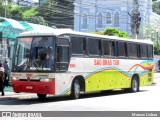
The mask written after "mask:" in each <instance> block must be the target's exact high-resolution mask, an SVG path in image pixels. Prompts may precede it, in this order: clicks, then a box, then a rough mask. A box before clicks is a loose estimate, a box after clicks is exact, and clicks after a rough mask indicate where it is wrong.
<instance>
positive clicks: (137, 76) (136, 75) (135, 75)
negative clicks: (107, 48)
mask: <svg viewBox="0 0 160 120" xmlns="http://www.w3.org/2000/svg"><path fill="white" fill-rule="evenodd" d="M134 77H136V78H137V80H138V84H140V77H139V75H138V74H137V73H136V74H134V75H133V76H132V79H133V78H134ZM132 79H131V80H132Z"/></svg>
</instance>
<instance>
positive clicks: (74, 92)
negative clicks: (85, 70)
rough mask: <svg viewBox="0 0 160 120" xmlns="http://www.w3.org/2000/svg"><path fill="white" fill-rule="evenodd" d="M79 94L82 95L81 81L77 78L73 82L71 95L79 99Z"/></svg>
mask: <svg viewBox="0 0 160 120" xmlns="http://www.w3.org/2000/svg"><path fill="white" fill-rule="evenodd" d="M79 96H80V83H79V80H78V79H75V80H74V81H73V84H72V89H71V97H72V98H73V99H78V98H79Z"/></svg>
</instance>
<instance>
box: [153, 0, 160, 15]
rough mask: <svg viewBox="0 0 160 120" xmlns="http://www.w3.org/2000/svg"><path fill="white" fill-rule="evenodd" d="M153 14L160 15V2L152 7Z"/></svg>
mask: <svg viewBox="0 0 160 120" xmlns="http://www.w3.org/2000/svg"><path fill="white" fill-rule="evenodd" d="M152 8H153V12H155V13H157V14H159V15H160V2H154V3H153V5H152Z"/></svg>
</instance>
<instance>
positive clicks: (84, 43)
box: [83, 38, 87, 55]
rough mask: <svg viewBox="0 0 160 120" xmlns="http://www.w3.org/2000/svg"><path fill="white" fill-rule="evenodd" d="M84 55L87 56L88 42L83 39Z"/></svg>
mask: <svg viewBox="0 0 160 120" xmlns="http://www.w3.org/2000/svg"><path fill="white" fill-rule="evenodd" d="M83 54H84V55H87V40H86V38H83Z"/></svg>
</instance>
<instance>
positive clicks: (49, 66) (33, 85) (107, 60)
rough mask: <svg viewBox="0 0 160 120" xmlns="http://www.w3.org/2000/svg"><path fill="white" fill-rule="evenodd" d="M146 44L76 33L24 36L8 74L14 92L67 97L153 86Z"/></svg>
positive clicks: (57, 31) (150, 51)
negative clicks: (67, 95) (82, 93)
mask: <svg viewBox="0 0 160 120" xmlns="http://www.w3.org/2000/svg"><path fill="white" fill-rule="evenodd" d="M153 68H154V62H153V43H152V42H151V41H150V40H135V39H124V38H118V37H113V36H104V35H96V34H90V33H81V32H75V31H72V30H70V29H55V30H49V31H46V30H45V31H43V30H41V31H29V32H24V33H21V34H20V35H19V36H18V40H17V44H16V48H15V55H14V62H13V69H12V74H11V76H12V86H13V90H14V92H17V93H19V92H26V93H36V94H37V95H38V97H39V98H46V95H47V94H52V95H64V94H69V95H71V96H72V97H73V98H79V96H80V93H81V92H92V91H107V90H114V89H125V90H130V91H132V92H137V91H139V86H145V85H150V84H152V83H153V72H154V69H153Z"/></svg>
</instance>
